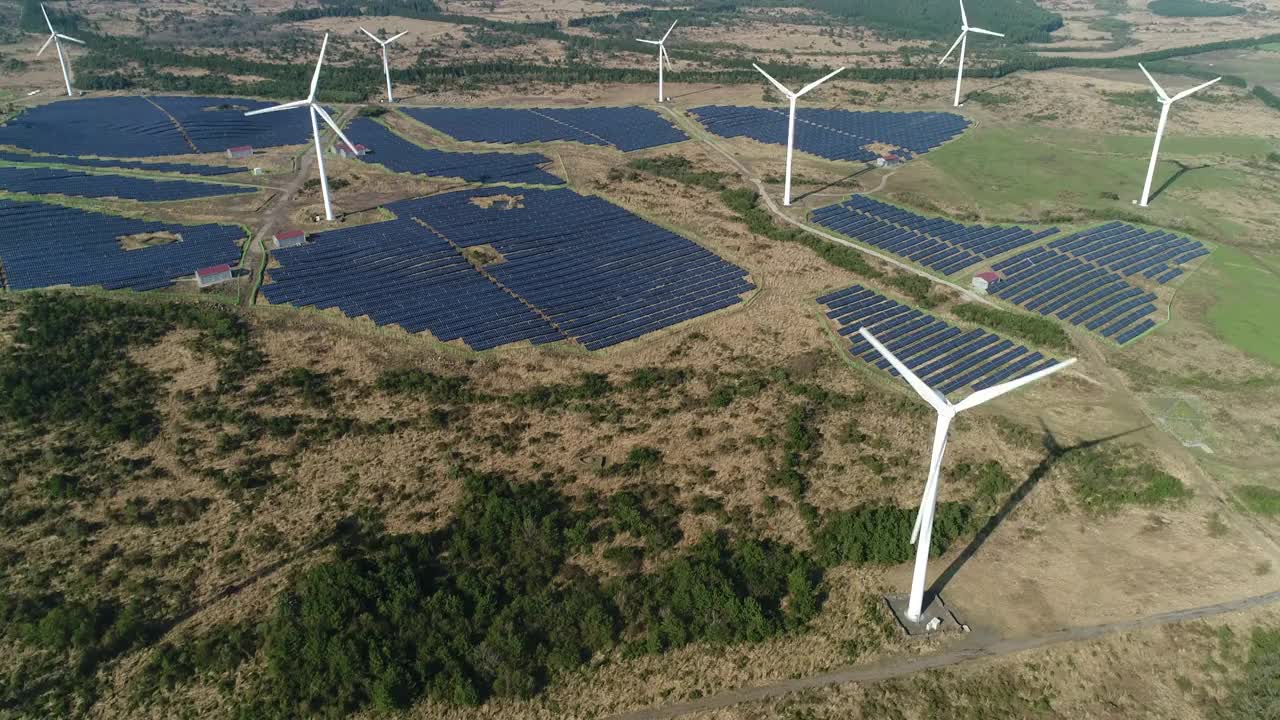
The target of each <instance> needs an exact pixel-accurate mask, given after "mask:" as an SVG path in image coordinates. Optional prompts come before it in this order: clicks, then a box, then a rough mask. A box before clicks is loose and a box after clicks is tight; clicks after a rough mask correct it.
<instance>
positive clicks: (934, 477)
mask: <svg viewBox="0 0 1280 720" xmlns="http://www.w3.org/2000/svg"><path fill="white" fill-rule="evenodd" d="M950 432H951V418H949V417H947V416H946V415H939V416H938V425H937V427H935V428H934V429H933V453H932V454H931V455H930V456H929V479H928V480H927V481H925V484H924V493H923V494H922V495H921V496H920V510H918V511H916V522H915V527H913V528H912V529H911V544H912V545H915V544H916V540H917V539H919V537H920V519H921V516H922V515H923V514H924V504H925V503H927V502H929V498H931V497H932V498H933V499H934V501H935V502H937V499H938V485H940V484H941V483H942V459H943V457H944V456H945V455H946V454H947V436H948V433H950Z"/></svg>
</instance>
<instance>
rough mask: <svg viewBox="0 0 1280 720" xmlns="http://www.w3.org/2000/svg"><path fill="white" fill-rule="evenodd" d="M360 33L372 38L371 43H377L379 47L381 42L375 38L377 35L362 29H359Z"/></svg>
mask: <svg viewBox="0 0 1280 720" xmlns="http://www.w3.org/2000/svg"><path fill="white" fill-rule="evenodd" d="M360 32H362V33H364V34H365V35H368V36H369V37H371V38H373V41H374V42H376V43H378V44H379V45H381V44H382V41H381V40H379V39H378V36H377V35H374V34H373V33H371V32H369V31H368V30H365V29H364V28H360Z"/></svg>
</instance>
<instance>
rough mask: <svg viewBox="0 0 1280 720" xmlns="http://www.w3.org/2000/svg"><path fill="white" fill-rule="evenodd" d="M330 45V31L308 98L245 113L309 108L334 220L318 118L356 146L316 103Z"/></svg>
mask: <svg viewBox="0 0 1280 720" xmlns="http://www.w3.org/2000/svg"><path fill="white" fill-rule="evenodd" d="M328 47H329V33H325V35H324V42H323V43H321V45H320V59H319V60H318V61H317V62H316V72H315V74H314V75H312V76H311V94H309V95H307V99H306V100H296V101H294V102H291V103H285V104H283V105H276V106H274V107H269V108H263V109H261V110H251V111H249V112H247V113H245V116H246V117H248V116H250V115H262V114H264V113H273V112H280V111H281V110H293V109H294V108H303V107H305V108H307V111H308V112H309V113H310V114H311V134H312V135H313V136H315V141H316V163H318V164H319V167H320V190H321V192H322V194H323V195H324V217H325V219H326V220H329V221H332V220H333V204H332V203H331V202H330V201H329V179H328V178H327V177H325V174H324V149H323V148H321V147H320V124H319V122H318V121H317V120H316V118H317V117H319V118H321V119H323V120H324V121H325V123H327V124H328V125H329V127H331V128H333V131H334V132H335V133H337V134H338V137H339V138H340V139H341V140H342V142H344V143H346V144H347V147H351V148H354V147H355V143H353V142H351V141H350V140H348V139H347V136H346V135H344V134H343V133H342V128H340V127H338V124H337V123H336V122H334V121H333V118H332V117H329V113H327V112H325V109H324V108H322V107H320V106H319V105H318V104H316V86H317V85H319V84H320V68H321V67H323V66H324V51H325V50H326V49H327V48H328Z"/></svg>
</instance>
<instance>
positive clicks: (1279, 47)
mask: <svg viewBox="0 0 1280 720" xmlns="http://www.w3.org/2000/svg"><path fill="white" fill-rule="evenodd" d="M1185 60H1186V61H1187V62H1190V63H1194V64H1197V65H1203V66H1205V67H1206V69H1213V70H1214V71H1216V72H1220V73H1223V74H1227V75H1238V76H1240V77H1242V78H1244V79H1246V80H1248V81H1249V82H1251V83H1262V84H1263V85H1266V84H1267V83H1271V84H1273V85H1274V84H1275V83H1276V79H1277V78H1280V44H1277V43H1272V44H1269V45H1263V46H1261V47H1259V48H1256V49H1249V50H1220V51H1218V52H1211V53H1202V54H1200V55H1192V56H1190V57H1187V58H1185Z"/></svg>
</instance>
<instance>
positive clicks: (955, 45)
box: [938, 33, 964, 65]
mask: <svg viewBox="0 0 1280 720" xmlns="http://www.w3.org/2000/svg"><path fill="white" fill-rule="evenodd" d="M963 39H964V33H960V37H958V38H956V41H955V42H953V43H951V49H950V50H948V51H947V54H946V55H943V56H942V59H941V60H939V61H938V64H939V65H941V64H942V63H944V62H946V61H947V58H949V57H951V53H953V52H955V51H956V48H958V47H960V41H961V40H963Z"/></svg>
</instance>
